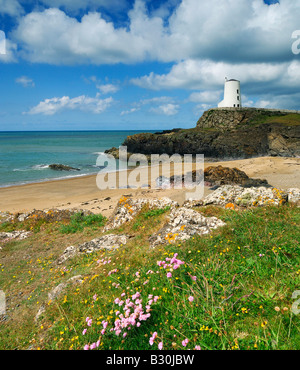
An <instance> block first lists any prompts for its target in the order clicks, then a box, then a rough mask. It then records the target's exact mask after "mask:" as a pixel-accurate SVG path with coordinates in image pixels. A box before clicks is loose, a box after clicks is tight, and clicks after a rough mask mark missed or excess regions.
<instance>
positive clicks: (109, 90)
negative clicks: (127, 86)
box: [96, 84, 119, 94]
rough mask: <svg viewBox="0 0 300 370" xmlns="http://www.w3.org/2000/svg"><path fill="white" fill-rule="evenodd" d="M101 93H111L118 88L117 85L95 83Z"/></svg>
mask: <svg viewBox="0 0 300 370" xmlns="http://www.w3.org/2000/svg"><path fill="white" fill-rule="evenodd" d="M96 87H97V89H98V90H100V91H101V93H102V94H113V93H115V92H117V91H118V90H119V86H117V85H113V84H103V85H96Z"/></svg>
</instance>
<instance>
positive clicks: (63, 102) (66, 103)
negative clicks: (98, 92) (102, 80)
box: [27, 95, 113, 115]
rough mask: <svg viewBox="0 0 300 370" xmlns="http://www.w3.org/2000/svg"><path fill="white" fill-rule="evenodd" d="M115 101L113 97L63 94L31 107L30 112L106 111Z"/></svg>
mask: <svg viewBox="0 0 300 370" xmlns="http://www.w3.org/2000/svg"><path fill="white" fill-rule="evenodd" d="M112 102H113V98H112V97H109V98H107V99H99V98H97V97H96V98H91V97H88V96H85V95H81V96H78V97H75V98H70V97H69V96H63V97H61V98H51V99H45V100H44V101H41V102H40V103H39V104H38V105H36V106H35V107H33V108H31V109H30V110H29V112H27V113H28V114H45V115H53V114H55V113H58V112H61V111H65V110H82V111H86V112H92V113H96V114H98V113H102V112H104V111H105V110H106V109H107V108H108V107H109V106H110V105H111V104H112Z"/></svg>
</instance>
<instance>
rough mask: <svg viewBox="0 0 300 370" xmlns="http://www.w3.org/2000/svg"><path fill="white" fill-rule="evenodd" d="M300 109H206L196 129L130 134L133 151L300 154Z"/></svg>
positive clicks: (214, 155)
mask: <svg viewBox="0 0 300 370" xmlns="http://www.w3.org/2000/svg"><path fill="white" fill-rule="evenodd" d="M299 143H300V112H299V113H298V112H295V111H278V110H277V111H276V110H266V109H255V108H240V109H232V108H228V109H227V108H222V109H211V110H209V111H206V112H204V114H203V116H202V117H201V118H200V119H199V120H198V122H197V126H196V127H195V128H193V129H186V130H178V129H176V130H174V132H172V131H171V132H166V133H160V134H158V133H157V134H151V133H145V134H136V135H132V136H128V137H127V139H126V140H125V141H124V143H123V145H126V146H127V151H128V152H129V153H141V154H163V153H166V154H169V155H172V154H174V153H178V154H181V155H183V154H204V155H205V157H211V158H249V157H256V156H265V155H269V156H284V157H294V156H300V145H299Z"/></svg>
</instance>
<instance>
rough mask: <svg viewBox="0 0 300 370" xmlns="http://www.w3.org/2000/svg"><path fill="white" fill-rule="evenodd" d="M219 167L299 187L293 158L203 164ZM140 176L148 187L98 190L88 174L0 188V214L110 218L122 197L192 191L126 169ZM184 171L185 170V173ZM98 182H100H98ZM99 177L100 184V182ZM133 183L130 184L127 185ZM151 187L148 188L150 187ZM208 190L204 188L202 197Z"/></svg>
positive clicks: (298, 161) (177, 195)
mask: <svg viewBox="0 0 300 370" xmlns="http://www.w3.org/2000/svg"><path fill="white" fill-rule="evenodd" d="M218 165H222V166H225V167H231V168H233V167H237V168H238V169H240V170H242V171H244V172H246V174H247V175H248V176H249V177H252V178H261V179H266V180H267V181H268V182H269V184H270V185H272V186H274V187H277V188H280V189H287V188H293V187H300V167H299V166H300V158H294V157H256V158H249V159H238V160H231V161H227V160H223V161H218V162H206V161H204V167H205V168H207V167H208V166H218ZM136 170H137V171H138V172H139V173H140V180H139V184H140V185H141V184H144V185H148V186H145V187H138V188H126V187H125V188H124V187H123V188H114V189H112V188H110V189H104V190H100V189H99V188H98V187H97V183H96V181H97V176H98V174H88V175H82V176H76V177H71V178H67V179H55V180H48V181H43V182H38V183H37V182H35V183H28V184H22V185H12V186H9V187H2V188H0V211H2V212H11V213H15V212H19V213H22V212H30V211H32V210H34V209H36V210H38V209H40V210H44V209H51V208H57V209H72V208H73V209H74V208H77V209H83V210H90V211H92V212H93V213H102V214H103V215H104V216H106V217H109V216H110V215H111V214H112V212H113V210H114V208H115V206H116V204H117V202H118V200H119V199H120V198H121V197H122V196H123V195H125V196H126V195H127V196H131V197H133V198H148V197H150V198H153V197H158V198H161V197H169V198H170V199H172V200H175V201H177V202H178V203H179V204H182V203H183V202H184V201H185V200H186V198H185V195H186V193H187V192H191V189H185V188H181V189H174V188H170V189H158V188H155V187H154V182H153V180H155V179H151V177H150V179H151V183H149V182H148V180H149V171H150V167H142V166H140V167H136V168H135V169H132V168H131V169H128V170H125V171H126V173H127V178H129V177H130V174H134V173H132V171H136ZM123 171H124V170H122V169H121V170H119V171H118V170H117V171H111V172H107V173H101V174H100V177H102V180H103V178H104V177H106V178H108V177H110V180H111V179H113V178H115V179H117V181H118V180H119V177H120V176H122V175H123V174H124V173H125V172H124V173H123ZM171 172H172V174H173V173H176V174H182V165H181V164H178V165H177V164H176V166H174V169H173V170H172V171H171ZM171 172H170V171H167V172H163V173H162V175H164V176H166V177H168V176H169V175H170V174H171ZM185 172H186V171H185ZM98 180H99V179H98ZM102 180H101V178H100V181H102ZM130 183H132V182H130ZM149 186H150V187H149ZM210 192H211V190H210V189H209V188H208V187H206V186H205V189H204V196H206V195H207V194H209V193H210Z"/></svg>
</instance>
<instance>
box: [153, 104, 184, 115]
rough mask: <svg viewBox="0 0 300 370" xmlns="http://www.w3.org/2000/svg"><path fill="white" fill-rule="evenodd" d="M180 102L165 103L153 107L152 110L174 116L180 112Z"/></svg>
mask: <svg viewBox="0 0 300 370" xmlns="http://www.w3.org/2000/svg"><path fill="white" fill-rule="evenodd" d="M178 109H179V105H178V104H171V103H169V104H163V105H160V106H158V107H155V108H151V109H150V111H151V112H154V113H157V114H164V115H166V116H173V115H175V114H177V113H178Z"/></svg>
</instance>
